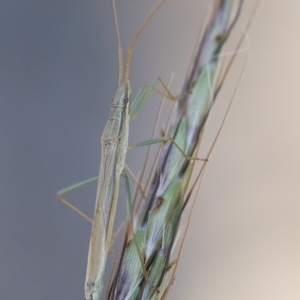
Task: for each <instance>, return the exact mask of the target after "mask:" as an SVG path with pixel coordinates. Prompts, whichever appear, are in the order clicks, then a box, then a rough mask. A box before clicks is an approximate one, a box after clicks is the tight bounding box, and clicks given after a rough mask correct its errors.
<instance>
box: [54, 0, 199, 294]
mask: <svg viewBox="0 0 300 300" xmlns="http://www.w3.org/2000/svg"><path fill="white" fill-rule="evenodd" d="M165 1H166V0H161V1H160V2H159V3H158V4H157V6H156V7H155V8H154V9H153V10H152V12H151V13H150V14H149V16H148V17H147V19H146V20H145V21H144V22H143V24H142V26H141V27H140V29H139V30H138V32H137V33H136V35H135V37H134V38H133V40H132V42H131V44H130V46H129V48H128V50H127V56H126V62H125V70H124V71H123V55H122V48H121V42H120V34H119V28H118V21H117V16H116V6H115V1H114V0H112V5H113V11H114V19H115V26H116V34H117V40H118V53H119V85H118V89H117V92H116V95H115V97H114V98H113V101H112V107H111V110H110V114H109V118H108V121H107V123H106V125H105V129H104V132H103V134H102V137H101V161H100V171H99V176H98V186H97V194H96V203H95V210H94V217H93V221H92V233H91V238H90V245H89V253H88V262H87V272H86V280H85V298H86V299H87V300H98V299H99V298H100V295H101V293H102V289H103V275H104V269H105V263H106V259H107V255H108V251H109V248H110V246H111V240H112V230H113V224H114V219H115V212H116V206H117V200H118V194H119V183H120V176H121V174H122V172H123V170H124V164H125V157H126V152H127V150H128V135H129V121H130V120H131V119H134V118H135V117H136V115H137V114H138V112H139V111H140V110H141V108H142V106H143V104H144V103H145V101H146V100H147V98H148V97H149V95H150V93H151V92H152V91H153V89H154V86H155V85H156V84H157V83H158V82H161V84H162V85H163V87H164V88H165V90H166V92H167V94H168V96H169V98H172V99H175V98H176V97H174V96H172V95H171V94H170V92H169V91H168V89H167V87H166V85H165V84H164V82H163V81H162V80H161V79H160V78H156V79H155V80H154V81H153V82H152V83H151V84H150V85H149V86H146V87H144V88H142V89H141V90H140V91H139V93H138V94H137V96H136V97H135V98H134V99H133V100H132V101H130V97H131V88H130V83H129V74H130V60H131V53H132V47H133V45H134V44H135V42H136V40H137V38H138V37H139V35H140V33H141V32H142V30H143V29H144V27H145V26H146V24H147V23H148V22H149V20H150V19H151V17H152V16H153V15H154V13H155V12H156V11H157V10H158V9H159V7H160V6H161V5H162V4H163V3H164V2H165ZM167 140H169V141H171V142H174V141H173V139H172V138H169V137H163V138H157V139H154V140H150V141H146V142H143V143H139V144H135V145H132V146H131V147H138V146H143V145H149V144H153V143H158V142H161V141H167ZM174 143H175V142H174ZM175 146H177V147H178V145H177V144H176V143H175ZM179 150H180V151H181V152H182V154H183V156H184V157H186V158H188V159H192V158H190V157H187V156H186V155H185V154H184V152H183V151H182V150H181V149H180V148H179ZM193 159H194V158H193ZM195 159H196V158H195ZM95 180H96V178H93V179H91V180H87V181H84V182H82V183H79V184H76V185H74V186H71V187H69V188H67V189H64V190H62V191H60V192H59V193H58V198H59V199H60V200H61V201H63V202H64V203H66V200H64V199H63V198H62V195H64V194H66V193H69V192H70V191H72V190H74V189H76V188H78V187H80V186H83V185H85V184H87V183H89V182H92V181H95ZM66 204H67V205H68V206H71V207H72V208H73V209H75V210H76V211H77V212H79V213H80V214H81V215H83V216H84V217H85V218H86V219H88V220H90V219H89V218H88V217H87V216H85V215H84V214H82V213H81V212H80V211H78V209H76V208H74V207H73V206H72V205H70V204H68V203H66Z"/></svg>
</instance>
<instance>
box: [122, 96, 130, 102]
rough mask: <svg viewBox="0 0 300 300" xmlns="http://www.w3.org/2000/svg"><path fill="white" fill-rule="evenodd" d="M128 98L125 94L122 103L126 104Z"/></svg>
mask: <svg viewBox="0 0 300 300" xmlns="http://www.w3.org/2000/svg"><path fill="white" fill-rule="evenodd" d="M128 100H129V99H128V97H126V96H125V97H124V98H123V103H124V104H127V103H128Z"/></svg>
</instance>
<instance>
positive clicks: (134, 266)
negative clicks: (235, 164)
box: [108, 0, 243, 300]
mask: <svg viewBox="0 0 300 300" xmlns="http://www.w3.org/2000/svg"><path fill="white" fill-rule="evenodd" d="M242 3H243V1H239V3H238V8H237V10H236V12H235V15H234V16H232V9H233V6H234V1H233V0H221V1H217V2H216V5H215V9H214V12H213V14H212V17H211V20H210V22H209V24H208V26H207V28H206V30H205V33H204V36H203V39H202V41H201V43H200V46H199V49H198V52H197V53H196V56H195V60H194V64H193V67H192V69H191V71H190V74H189V76H188V77H187V80H186V82H185V84H184V87H183V90H182V94H183V95H186V96H184V97H183V98H181V99H180V101H179V103H178V107H177V111H176V113H175V115H174V118H173V122H172V125H171V127H170V130H169V132H168V136H170V137H172V138H173V139H174V140H175V142H176V143H177V144H178V145H179V147H180V148H181V149H183V151H184V152H185V153H186V155H188V156H190V157H192V156H194V155H195V151H196V149H197V148H198V147H199V144H200V141H201V136H202V134H203V129H204V125H205V122H206V120H207V117H208V115H209V113H210V111H211V109H212V106H213V103H214V101H215V95H216V89H214V82H215V81H216V73H217V69H218V62H219V58H220V54H221V50H222V47H223V45H224V43H225V41H226V40H227V38H228V36H229V34H230V32H231V29H232V28H233V26H234V24H235V22H236V20H237V18H238V16H239V13H240V10H241V7H242ZM232 17H233V18H232ZM204 163H206V162H204ZM193 167H194V163H193V162H192V161H191V160H188V159H186V158H184V156H183V155H182V153H181V152H180V151H179V150H178V149H177V148H176V147H175V146H174V145H173V144H172V143H171V142H167V143H165V145H164V147H163V150H162V152H161V155H160V158H159V162H158V165H157V168H156V171H155V175H154V178H153V179H152V183H151V186H150V190H149V193H148V196H147V199H146V201H145V202H144V205H143V208H142V210H141V213H140V214H139V216H138V222H137V225H136V226H135V228H134V230H130V228H132V224H131V225H129V227H128V228H129V229H128V231H127V234H126V237H125V241H124V247H123V251H122V255H121V258H120V264H119V267H118V270H117V272H116V274H115V277H114V280H113V282H112V284H111V287H110V290H109V293H108V299H113V300H121V299H132V300H133V299H144V300H150V299H151V300H155V299H162V298H165V296H166V293H165V292H164V287H165V284H166V281H167V273H168V271H169V269H170V268H171V267H172V265H173V264H174V261H173V262H171V261H170V257H171V251H172V248H173V246H174V241H175V239H176V234H177V231H178V227H179V224H180V219H181V216H182V213H183V211H184V209H185V207H186V205H187V203H188V199H189V197H187V196H186V194H187V188H188V185H189V182H190V178H191V174H192V171H193ZM130 209H131V208H130ZM130 221H131V220H130ZM129 223H131V222H129ZM145 272H146V274H145ZM145 275H146V276H145ZM171 280H172V278H171Z"/></svg>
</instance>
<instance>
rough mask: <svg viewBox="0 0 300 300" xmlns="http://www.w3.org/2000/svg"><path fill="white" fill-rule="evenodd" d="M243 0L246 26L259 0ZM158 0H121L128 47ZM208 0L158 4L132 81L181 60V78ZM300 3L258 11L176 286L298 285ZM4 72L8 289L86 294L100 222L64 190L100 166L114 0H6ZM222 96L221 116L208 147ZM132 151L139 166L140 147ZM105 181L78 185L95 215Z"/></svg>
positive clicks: (0, 14)
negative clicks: (92, 241)
mask: <svg viewBox="0 0 300 300" xmlns="http://www.w3.org/2000/svg"><path fill="white" fill-rule="evenodd" d="M245 2H246V6H245V8H244V12H243V15H242V19H241V22H240V23H239V26H238V27H237V28H236V31H235V32H234V34H235V35H236V37H239V36H240V35H241V34H243V25H242V24H243V23H245V21H246V20H247V19H248V18H249V16H250V10H251V8H252V7H253V5H254V4H255V2H256V1H253V0H251V1H245ZM156 3H157V1H152V0H151V1H149V0H148V1H144V0H140V1H138V0H124V1H117V9H118V15H119V22H120V27H121V39H122V43H123V47H124V48H126V47H127V46H128V44H129V42H130V40H131V39H132V37H133V36H134V34H135V32H136V30H137V28H138V27H139V26H140V24H141V23H142V21H143V20H144V18H145V17H146V16H147V14H148V13H149V12H150V10H151V9H152V8H153V7H154V6H155V4H156ZM209 3H210V1H200V0H198V1H196V0H187V1H179V0H168V1H167V3H165V4H164V6H163V7H162V8H161V9H160V10H159V11H158V12H157V14H156V15H155V16H154V18H153V20H152V21H151V22H150V23H149V24H148V26H147V28H146V29H145V31H144V32H143V34H142V35H141V38H140V39H139V40H138V42H137V44H136V46H135V47H134V52H133V59H132V70H131V84H132V88H133V93H135V92H136V91H137V89H138V88H140V87H141V86H143V85H144V84H145V83H149V82H151V81H152V80H153V79H154V78H155V77H156V76H157V75H159V76H161V77H163V78H164V79H165V80H166V81H167V80H168V78H169V77H170V74H171V73H174V74H175V78H174V80H173V83H172V88H171V89H172V91H173V92H174V93H175V94H176V93H179V92H180V90H181V86H182V83H183V80H184V76H185V73H186V69H187V66H188V63H189V60H190V58H191V54H192V52H193V49H194V47H195V45H196V39H197V35H198V32H199V29H200V25H201V24H202V23H203V20H204V17H205V13H206V12H207V10H208V4H209ZM299 15H300V2H299V1H297V0H294V1H292V0H291V1H284V0H278V1H276V3H275V2H274V1H264V4H263V5H262V7H261V9H260V10H259V15H258V16H257V17H256V18H255V21H254V23H253V26H252V28H251V30H250V33H249V34H250V37H251V47H250V58H249V61H248V65H247V68H246V70H245V74H244V77H243V80H242V82H241V84H240V87H239V91H238V93H237V96H236V101H235V104H234V106H233V108H232V110H231V113H230V116H229V118H228V121H227V123H226V125H225V127H224V130H223V133H222V135H221V137H220V139H219V142H218V144H217V146H216V148H215V151H214V153H213V156H212V158H211V160H210V162H209V167H208V170H207V173H206V177H205V180H204V182H203V188H202V191H201V194H200V196H199V199H198V201H197V204H196V207H195V210H194V215H193V219H192V222H191V226H190V230H189V233H188V236H187V240H186V243H185V247H184V250H183V254H182V257H181V261H180V265H179V268H178V273H177V278H176V281H175V285H174V286H173V288H172V290H171V293H170V295H169V299H207V300H220V299H222V300H225V299H226V300H227V299H228V300H240V299H243V300H248V299H249V300H250V299H255V300H266V299H272V300H277V299H278V300H279V299H292V300H294V299H295V300H296V299H297V300H298V299H299V297H300V285H299V277H300V257H299V252H300V221H299V220H300V218H299V217H300V202H299V194H300V193H299V191H300V188H299V177H300V176H299V175H300V171H299V167H300V159H299V153H300V144H299V133H298V130H299V110H300V104H299V102H300V101H299V96H300V92H299V78H300V76H299V75H300V74H299V73H300V71H299V70H300V61H299V58H298V57H299V53H300V43H299V34H298V29H299V26H300V24H299ZM238 69H239V70H240V69H241V68H240V67H239V68H238ZM0 76H1V77H0V93H1V100H0V141H1V147H0V176H1V177H0V196H1V209H0V241H1V242H0V298H1V299H24V300H29V299H43V300H44V299H45V300H48V299H49V300H50V299H74V300H75V299H84V292H83V287H84V279H85V268H86V257H87V249H88V242H89V235H90V229H91V228H90V224H89V223H88V222H87V221H85V220H84V219H82V218H80V217H79V216H78V215H76V214H75V213H74V212H73V211H71V210H70V209H68V208H67V207H65V206H64V205H63V204H61V203H60V202H58V201H57V200H56V197H55V194H56V192H57V191H58V190H60V189H61V188H64V187H66V186H68V185H70V184H73V183H76V182H78V181H80V180H83V179H86V178H89V177H92V176H95V175H96V174H97V173H98V168H99V154H100V144H99V140H100V136H101V133H102V131H103V127H104V125H105V122H106V120H107V116H108V112H109V108H110V104H111V99H112V97H113V96H114V93H115V90H116V87H117V76H118V63H117V46H116V41H115V31H114V23H113V13H112V9H111V3H110V1H109V0H101V1H100V0H84V1H83V0H63V1H62V0H60V1H56V0H52V1H51V0H47V1H45V0H31V1H20V0H5V1H1V2H0ZM233 78H234V80H233V81H229V82H228V85H226V88H225V92H224V93H223V94H222V95H223V98H224V99H225V100H224V101H228V100H229V98H230V95H232V92H233V88H234V85H235V82H236V77H234V76H233ZM157 104H158V101H155V100H154V101H148V103H147V104H146V107H145V108H144V109H143V112H142V113H141V116H140V117H139V118H138V119H137V120H136V121H134V123H132V124H131V131H130V134H131V136H130V141H131V142H139V141H142V140H145V139H148V138H149V135H150V132H151V125H152V124H153V122H154V117H155V114H156V111H155V108H156V107H157ZM224 107H225V105H224V104H221V102H220V105H219V104H217V105H216V107H215V112H214V113H213V115H212V116H211V118H210V122H209V125H208V131H207V136H206V138H207V140H206V143H207V147H208V146H209V143H210V141H211V139H212V138H213V134H214V133H215V131H216V129H217V127H218V124H220V120H221V117H222V114H223V113H224ZM134 151H135V152H134ZM132 152H133V153H129V154H128V160H127V162H128V164H129V165H130V166H131V167H132V169H133V170H134V171H136V172H137V171H138V170H140V164H141V162H142V154H141V153H142V152H141V151H140V150H132ZM122 188H123V186H121V190H122ZM95 189H96V186H95V185H92V186H91V187H87V188H84V189H82V190H81V191H78V192H76V193H74V194H72V195H70V196H69V197H68V199H71V200H72V202H73V203H74V204H76V205H77V206H79V207H80V208H81V209H82V210H84V211H85V212H86V213H88V214H89V215H92V211H93V206H94V198H95ZM123 190H124V189H123ZM121 194H122V193H121ZM122 199H123V198H122V195H121V199H120V202H122ZM123 210H124V209H123ZM122 216H123V213H122V206H120V211H119V212H118V217H122Z"/></svg>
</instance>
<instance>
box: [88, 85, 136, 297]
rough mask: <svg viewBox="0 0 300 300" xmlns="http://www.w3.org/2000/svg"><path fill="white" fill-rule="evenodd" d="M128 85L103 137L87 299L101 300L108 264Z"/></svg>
mask: <svg viewBox="0 0 300 300" xmlns="http://www.w3.org/2000/svg"><path fill="white" fill-rule="evenodd" d="M130 94H131V89H130V85H129V82H128V81H127V82H126V83H123V84H122V85H121V86H120V87H119V88H118V90H117V93H116V96H115V97H114V99H113V105H112V107H111V110H110V116H109V119H108V121H107V123H106V126H105V129H104V132H103V134H102V137H101V151H102V154H101V162H100V171H99V180H98V187H97V197H96V204H95V212H94V218H93V225H92V233H91V239H90V247H89V255H88V263H87V274H86V282H85V297H86V299H91V300H98V299H99V297H100V295H101V291H102V288H103V283H102V282H103V274H104V269H105V262H106V258H107V254H108V250H109V248H110V242H111V236H112V230H113V223H114V217H115V211H116V204H117V201H116V200H117V199H118V194H119V181H120V175H121V173H122V171H123V169H124V164H125V156H126V152H127V148H128V134H129V121H130V116H129V98H130Z"/></svg>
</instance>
